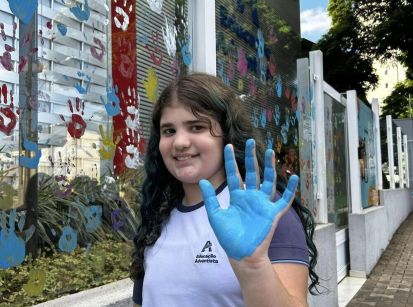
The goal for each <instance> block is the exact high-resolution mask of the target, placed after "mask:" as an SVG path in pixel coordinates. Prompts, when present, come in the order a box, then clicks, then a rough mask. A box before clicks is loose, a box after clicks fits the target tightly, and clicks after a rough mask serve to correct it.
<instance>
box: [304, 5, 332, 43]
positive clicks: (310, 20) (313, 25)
mask: <svg viewBox="0 0 413 307" xmlns="http://www.w3.org/2000/svg"><path fill="white" fill-rule="evenodd" d="M327 5H328V0H301V1H300V19H301V37H303V38H306V39H308V40H310V41H312V42H317V41H318V40H319V39H320V38H321V36H322V35H323V34H325V33H327V31H328V29H329V28H330V24H331V21H330V17H329V16H328V15H327Z"/></svg>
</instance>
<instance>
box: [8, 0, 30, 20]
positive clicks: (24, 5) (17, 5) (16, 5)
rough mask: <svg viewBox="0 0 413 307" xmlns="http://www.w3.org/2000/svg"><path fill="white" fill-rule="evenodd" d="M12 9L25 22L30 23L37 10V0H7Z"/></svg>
mask: <svg viewBox="0 0 413 307" xmlns="http://www.w3.org/2000/svg"><path fill="white" fill-rule="evenodd" d="M7 1H8V2H9V7H10V11H12V13H13V14H14V15H16V17H17V18H19V19H20V20H21V21H22V22H23V23H25V24H29V23H30V21H31V20H32V18H33V15H34V13H35V12H36V10H37V0H7Z"/></svg>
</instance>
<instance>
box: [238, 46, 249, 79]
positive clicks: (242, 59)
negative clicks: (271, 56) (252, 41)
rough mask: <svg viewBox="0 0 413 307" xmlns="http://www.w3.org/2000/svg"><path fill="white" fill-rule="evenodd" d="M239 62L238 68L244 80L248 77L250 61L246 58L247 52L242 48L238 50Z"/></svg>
mask: <svg viewBox="0 0 413 307" xmlns="http://www.w3.org/2000/svg"><path fill="white" fill-rule="evenodd" d="M237 52H238V62H237V68H238V72H239V75H240V77H241V78H244V77H245V76H246V75H247V71H248V61H247V57H246V56H245V51H244V49H242V48H238V51H237Z"/></svg>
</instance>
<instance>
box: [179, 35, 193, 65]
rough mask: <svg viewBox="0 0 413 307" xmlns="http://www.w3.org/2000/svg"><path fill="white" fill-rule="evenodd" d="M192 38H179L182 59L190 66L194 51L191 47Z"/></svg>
mask: <svg viewBox="0 0 413 307" xmlns="http://www.w3.org/2000/svg"><path fill="white" fill-rule="evenodd" d="M190 39H191V38H190V37H188V38H187V39H186V40H185V41H181V40H178V45H179V47H180V48H181V54H182V61H183V62H184V64H185V65H186V66H189V65H191V63H192V53H191V50H190V49H189V46H190Z"/></svg>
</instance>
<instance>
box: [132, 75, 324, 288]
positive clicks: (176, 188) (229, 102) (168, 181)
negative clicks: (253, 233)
mask: <svg viewBox="0 0 413 307" xmlns="http://www.w3.org/2000/svg"><path fill="white" fill-rule="evenodd" d="M175 101H177V102H179V103H181V104H182V105H183V106H184V107H186V108H188V109H190V110H191V111H192V113H193V114H194V115H195V117H197V118H199V119H203V120H205V119H208V117H210V118H214V119H215V120H216V121H217V122H218V123H219V124H220V126H221V129H222V137H223V143H224V144H232V145H233V146H234V152H235V158H236V161H237V164H238V168H239V172H240V174H241V176H242V177H243V179H245V178H244V176H245V165H244V164H245V162H244V160H245V156H244V155H245V154H244V148H245V142H246V140H247V139H249V138H254V139H255V141H256V153H257V160H258V165H259V166H260V170H261V172H260V173H261V177H262V169H263V168H262V166H263V156H264V151H265V147H264V145H263V142H262V140H261V137H260V136H258V135H257V133H256V130H255V129H253V126H252V124H251V121H250V119H249V117H248V115H247V114H248V113H247V112H246V111H245V109H244V108H243V106H242V102H241V100H240V98H239V97H238V96H237V95H236V94H235V93H234V92H233V91H232V90H231V89H230V88H229V87H228V86H226V85H225V84H224V83H223V82H222V81H221V80H220V79H219V78H217V77H214V76H211V75H207V74H202V73H196V74H192V75H189V76H185V77H181V78H179V79H177V80H174V81H172V82H171V83H170V84H169V85H168V86H167V87H166V88H165V89H164V90H163V92H162V94H161V95H160V97H159V99H158V101H157V102H156V104H155V106H154V109H153V113H152V127H151V132H150V138H149V141H148V146H147V152H146V157H145V172H146V178H145V180H144V183H143V186H142V202H141V207H140V213H141V225H140V226H139V228H138V231H137V234H136V236H135V238H134V244H135V250H134V252H133V257H132V265H131V270H130V276H131V278H132V279H133V280H137V279H140V278H142V277H143V274H144V268H143V261H144V250H145V248H146V247H147V246H151V245H153V244H154V243H155V242H156V240H157V239H158V238H159V236H160V234H161V230H162V226H163V225H164V224H165V223H166V221H167V220H168V218H169V216H170V213H171V211H172V209H173V208H175V206H176V204H177V203H178V202H180V201H181V200H182V198H183V197H184V191H183V188H182V185H181V182H180V181H178V180H177V179H176V178H175V177H173V176H172V175H171V174H170V173H169V171H168V170H167V169H166V166H165V164H164V162H163V160H162V156H161V154H160V152H159V141H160V119H161V116H162V111H163V110H164V108H165V107H167V106H170V105H171V104H172V103H173V102H175ZM210 130H211V133H212V125H211V123H210ZM278 181H280V180H278ZM284 189H285V184H284V183H283V182H281V181H280V182H277V190H278V191H279V192H281V193H282V192H283V191H284ZM292 206H293V207H294V209H295V211H296V212H297V214H298V216H299V217H300V220H301V222H302V224H303V226H304V230H305V235H306V240H307V246H308V251H309V255H310V267H309V275H310V279H311V283H310V285H309V287H308V288H309V291H310V293H312V294H316V292H315V291H314V290H316V286H317V285H318V284H319V281H318V279H319V277H318V276H317V274H316V273H315V272H314V267H315V265H316V263H317V249H316V247H315V245H314V243H313V234H314V227H315V224H314V221H313V218H312V215H311V213H310V211H309V210H308V209H307V208H305V207H303V206H301V205H300V202H299V201H298V199H297V198H296V199H295V200H294V202H293V205H292ZM317 292H318V291H317Z"/></svg>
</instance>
